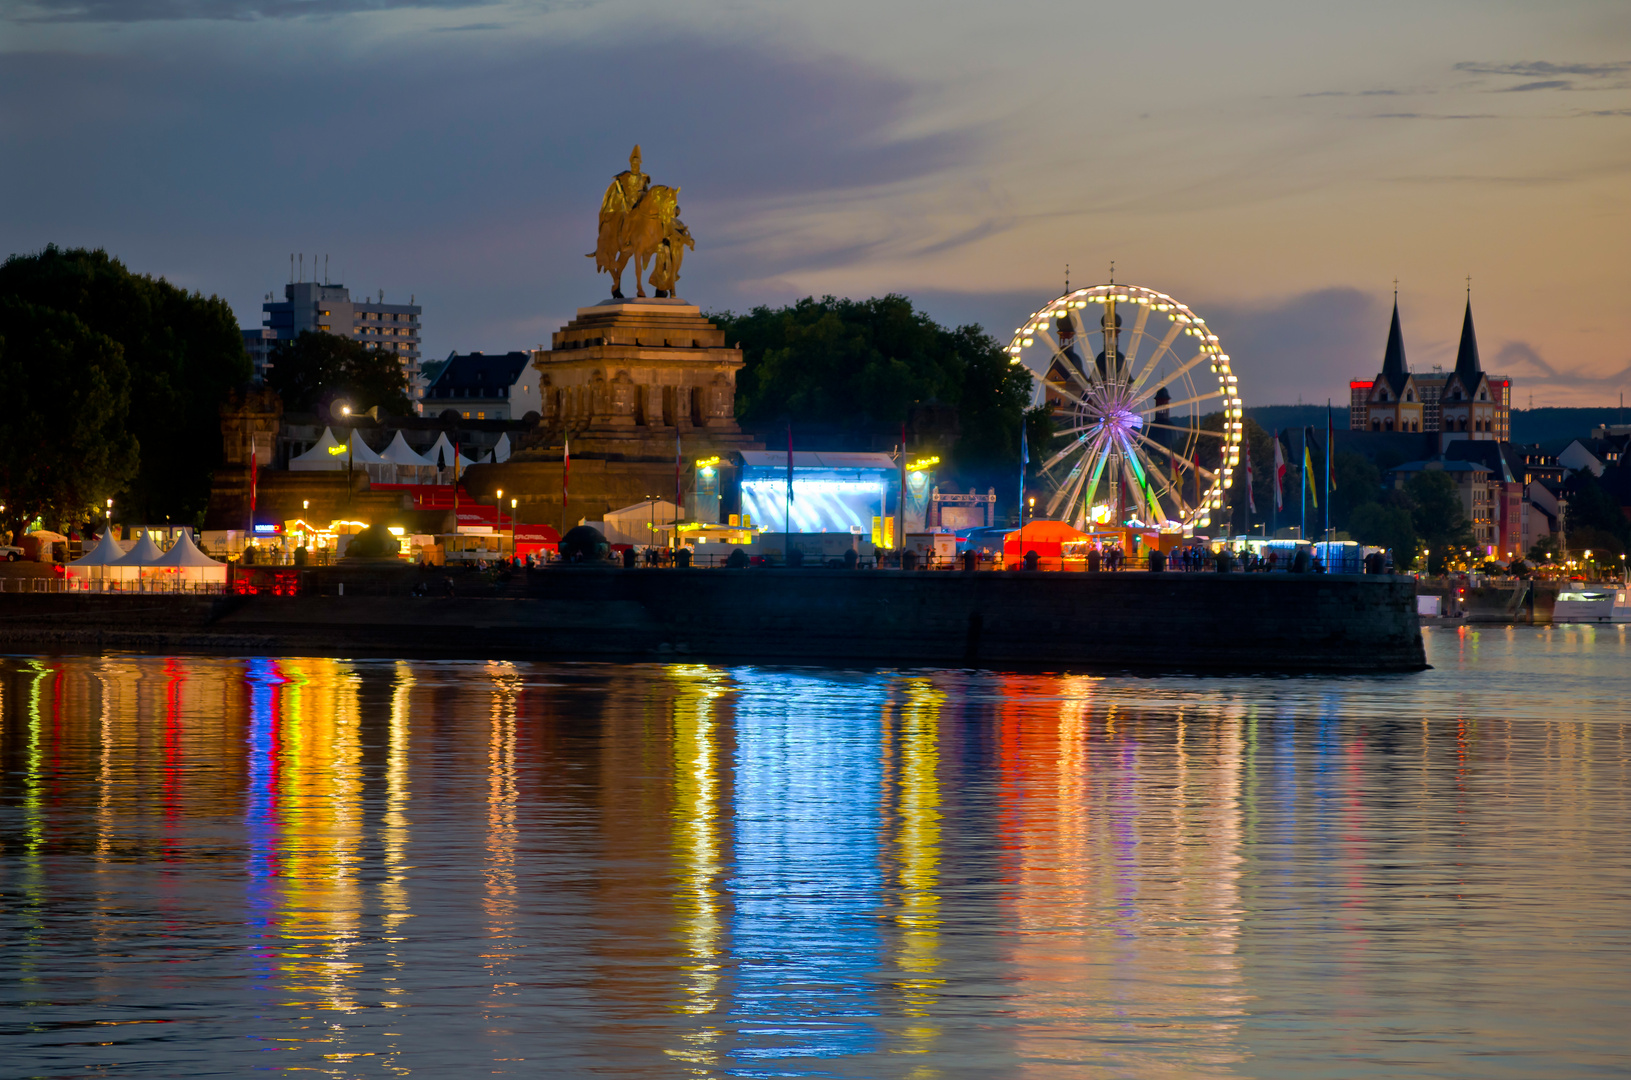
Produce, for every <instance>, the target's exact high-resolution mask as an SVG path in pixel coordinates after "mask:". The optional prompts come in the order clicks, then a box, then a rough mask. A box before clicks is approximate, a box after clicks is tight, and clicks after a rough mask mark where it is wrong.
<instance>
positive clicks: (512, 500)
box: [510, 496, 516, 562]
mask: <svg viewBox="0 0 1631 1080" xmlns="http://www.w3.org/2000/svg"><path fill="white" fill-rule="evenodd" d="M515 502H516V500H515V498H514V497H513V496H512V497H511V498H510V561H511V562H514V561H515V559H516V554H515Z"/></svg>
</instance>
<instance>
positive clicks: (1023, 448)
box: [900, 413, 1031, 521]
mask: <svg viewBox="0 0 1631 1080" xmlns="http://www.w3.org/2000/svg"><path fill="white" fill-rule="evenodd" d="M900 456H901V460H902V461H904V460H906V432H905V431H902V432H901V440H900ZM1030 463H1031V448H1030V446H1029V445H1027V443H1026V442H1025V416H1024V414H1023V413H1021V414H1020V418H1019V517H1020V520H1021V521H1023V520H1025V466H1027V465H1029V464H1030Z"/></svg>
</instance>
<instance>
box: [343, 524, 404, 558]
mask: <svg viewBox="0 0 1631 1080" xmlns="http://www.w3.org/2000/svg"><path fill="white" fill-rule="evenodd" d="M401 554H402V543H401V541H399V540H398V539H397V538H396V537H394V536H392V535H391V531H390V530H389V529H387V528H386V527H385V526H383V525H370V526H368V528H366V529H364V530H363V531H362V532H360V533H358V534H357V535H356V536H353V537H352V538H351V542H350V543H349V544H347V545H346V547H345V557H346V558H348V559H395V558H398V557H400V556H401Z"/></svg>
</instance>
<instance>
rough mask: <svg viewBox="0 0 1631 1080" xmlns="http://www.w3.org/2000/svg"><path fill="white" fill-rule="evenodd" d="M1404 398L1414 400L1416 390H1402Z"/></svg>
mask: <svg viewBox="0 0 1631 1080" xmlns="http://www.w3.org/2000/svg"><path fill="white" fill-rule="evenodd" d="M1404 399H1405V400H1406V401H1415V400H1416V392H1415V391H1414V390H1406V391H1405V392H1404Z"/></svg>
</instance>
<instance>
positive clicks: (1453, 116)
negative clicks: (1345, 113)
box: [1370, 112, 1502, 120]
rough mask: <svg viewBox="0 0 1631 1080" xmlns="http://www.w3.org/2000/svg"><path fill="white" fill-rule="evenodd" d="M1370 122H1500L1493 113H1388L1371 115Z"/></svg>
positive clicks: (1498, 117)
mask: <svg viewBox="0 0 1631 1080" xmlns="http://www.w3.org/2000/svg"><path fill="white" fill-rule="evenodd" d="M1370 118H1371V119H1372V120H1500V119H1502V118H1501V117H1500V116H1497V115H1496V114H1495V113H1423V112H1389V113H1372V114H1370Z"/></svg>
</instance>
